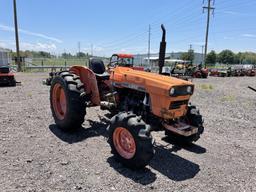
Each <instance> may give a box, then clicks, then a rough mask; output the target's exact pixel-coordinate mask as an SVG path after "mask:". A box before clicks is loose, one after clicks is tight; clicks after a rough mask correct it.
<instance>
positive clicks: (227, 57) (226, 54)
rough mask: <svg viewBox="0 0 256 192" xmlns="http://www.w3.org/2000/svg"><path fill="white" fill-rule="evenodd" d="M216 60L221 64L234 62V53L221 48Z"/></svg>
mask: <svg viewBox="0 0 256 192" xmlns="http://www.w3.org/2000/svg"><path fill="white" fill-rule="evenodd" d="M218 61H219V62H220V63H223V64H234V61H235V54H234V53H233V52H232V51H230V50H223V51H221V52H220V53H219V55H218Z"/></svg>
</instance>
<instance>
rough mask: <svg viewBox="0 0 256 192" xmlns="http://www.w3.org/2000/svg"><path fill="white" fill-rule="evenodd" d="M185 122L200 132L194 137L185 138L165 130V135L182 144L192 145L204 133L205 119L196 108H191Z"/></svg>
mask: <svg viewBox="0 0 256 192" xmlns="http://www.w3.org/2000/svg"><path fill="white" fill-rule="evenodd" d="M185 121H186V123H188V124H189V125H192V126H194V127H197V128H198V132H197V133H196V134H194V135H191V136H188V137H185V136H182V135H177V134H175V133H173V132H171V131H169V130H165V134H166V136H167V137H168V139H170V140H172V141H174V142H176V143H180V144H190V143H192V142H196V141H197V140H199V139H200V135H201V134H202V133H203V132H204V127H203V119H202V115H200V113H199V110H198V109H196V107H195V106H189V108H188V112H187V115H186V117H185Z"/></svg>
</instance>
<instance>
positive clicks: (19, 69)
mask: <svg viewBox="0 0 256 192" xmlns="http://www.w3.org/2000/svg"><path fill="white" fill-rule="evenodd" d="M13 12H14V25H15V39H16V54H17V60H16V64H17V65H18V72H20V71H21V61H20V45H19V29H18V19H17V8H16V0H13Z"/></svg>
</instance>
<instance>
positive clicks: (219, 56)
mask: <svg viewBox="0 0 256 192" xmlns="http://www.w3.org/2000/svg"><path fill="white" fill-rule="evenodd" d="M194 58H195V53H194V50H193V49H189V50H188V51H187V52H185V53H182V54H181V59H182V60H187V61H191V63H193V61H194ZM205 63H206V64H208V65H215V64H216V63H221V64H256V53H253V52H239V53H234V52H233V51H231V50H228V49H226V50H223V51H221V52H220V53H216V52H215V51H211V52H210V53H208V54H207V56H206V59H205Z"/></svg>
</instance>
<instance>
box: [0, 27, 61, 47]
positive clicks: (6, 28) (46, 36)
mask: <svg viewBox="0 0 256 192" xmlns="http://www.w3.org/2000/svg"><path fill="white" fill-rule="evenodd" d="M0 30H2V31H10V32H14V28H13V27H10V26H7V25H2V24H0ZM19 32H20V33H23V34H25V35H31V36H35V37H40V38H42V39H47V40H51V41H54V42H57V43H62V40H60V39H57V38H55V37H50V36H48V35H44V34H41V33H35V32H31V31H27V30H24V29H19Z"/></svg>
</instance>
